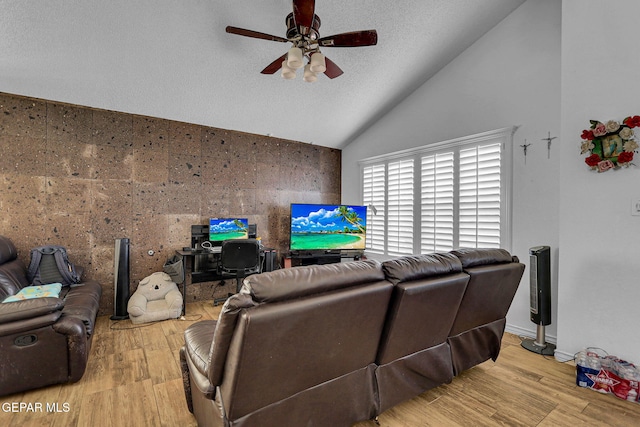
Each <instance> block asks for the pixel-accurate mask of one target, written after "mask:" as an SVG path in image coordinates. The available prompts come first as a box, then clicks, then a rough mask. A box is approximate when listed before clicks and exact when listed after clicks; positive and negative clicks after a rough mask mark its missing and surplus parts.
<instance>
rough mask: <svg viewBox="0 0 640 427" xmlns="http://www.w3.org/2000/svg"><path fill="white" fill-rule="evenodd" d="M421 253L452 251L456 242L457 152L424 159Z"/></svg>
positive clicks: (422, 173)
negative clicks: (455, 161) (455, 164)
mask: <svg viewBox="0 0 640 427" xmlns="http://www.w3.org/2000/svg"><path fill="white" fill-rule="evenodd" d="M421 179H422V181H421V203H422V204H421V221H420V225H421V236H420V252H421V253H429V252H437V251H450V250H452V249H453V247H454V246H453V241H454V240H453V239H454V215H455V205H454V203H455V202H454V190H455V189H454V185H455V182H454V153H453V152H448V153H439V154H434V155H431V156H425V157H423V158H422V171H421Z"/></svg>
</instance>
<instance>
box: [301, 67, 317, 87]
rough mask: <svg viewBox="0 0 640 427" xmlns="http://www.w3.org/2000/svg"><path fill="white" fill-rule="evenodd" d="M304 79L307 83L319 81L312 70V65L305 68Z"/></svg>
mask: <svg viewBox="0 0 640 427" xmlns="http://www.w3.org/2000/svg"><path fill="white" fill-rule="evenodd" d="M302 79H303V80H304V81H305V82H307V83H313V82H315V81H316V80H318V76H317V75H316V73H314V72H313V71H312V70H311V64H307V65H305V66H304V76H303V77H302Z"/></svg>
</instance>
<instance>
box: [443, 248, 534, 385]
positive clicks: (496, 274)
mask: <svg viewBox="0 0 640 427" xmlns="http://www.w3.org/2000/svg"><path fill="white" fill-rule="evenodd" d="M451 253H452V254H453V255H455V256H456V257H457V258H458V259H459V260H460V262H461V263H462V269H463V271H464V272H465V273H466V274H468V275H469V276H470V277H469V284H468V285H467V289H466V291H465V294H464V297H463V298H462V302H461V303H460V308H459V309H458V313H457V315H456V319H455V321H454V322H453V327H452V328H451V332H450V333H449V339H448V342H449V345H450V346H451V357H452V361H453V371H454V375H458V374H460V373H461V372H462V371H464V370H466V369H469V368H471V367H472V366H475V365H477V364H479V363H482V362H484V361H486V360H489V359H492V360H493V361H494V362H495V361H496V359H497V357H498V354H499V353H500V346H501V343H502V336H503V335H504V329H505V326H506V324H507V319H506V317H507V312H508V311H509V307H511V303H512V302H513V297H514V296H515V294H516V291H517V290H518V285H519V284H520V280H521V279H522V274H523V273H524V268H525V266H524V264H522V263H520V262H519V260H518V257H516V256H512V255H511V254H510V253H509V252H507V251H506V250H504V249H458V250H455V251H451Z"/></svg>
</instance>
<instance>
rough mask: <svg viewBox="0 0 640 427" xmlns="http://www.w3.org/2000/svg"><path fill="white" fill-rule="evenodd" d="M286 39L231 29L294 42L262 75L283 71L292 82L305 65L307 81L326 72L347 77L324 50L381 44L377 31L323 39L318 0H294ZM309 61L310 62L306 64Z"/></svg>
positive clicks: (241, 32) (238, 32)
mask: <svg viewBox="0 0 640 427" xmlns="http://www.w3.org/2000/svg"><path fill="white" fill-rule="evenodd" d="M285 22H286V24H287V33H286V37H279V36H272V35H270V34H265V33H260V32H258V31H252V30H245V29H244V28H238V27H231V26H229V27H227V29H226V31H227V33H230V34H237V35H240V36H245V37H253V38H256V39H262V40H270V41H276V42H282V43H291V44H292V45H293V46H292V47H291V49H289V51H288V52H287V53H285V54H284V55H282V56H281V57H279V58H278V59H276V60H275V61H273V62H272V63H271V64H269V65H267V66H266V67H265V69H264V70H262V71H261V73H262V74H274V73H275V72H276V71H278V70H279V69H281V68H282V77H283V78H285V79H287V80H290V79H293V78H295V77H296V70H297V69H299V68H302V67H303V66H304V77H303V78H304V80H305V81H306V82H314V81H316V80H317V78H318V77H317V75H318V73H324V74H325V75H326V76H327V77H329V78H330V79H334V78H336V77H338V76H340V75H342V74H343V71H342V70H341V69H340V67H338V66H337V65H336V64H335V63H334V62H333V61H331V60H330V59H329V58H327V57H325V56H324V55H323V54H322V52H320V48H321V47H360V46H373V45H375V44H376V43H378V33H376V30H363V31H352V32H348V33H341V34H335V35H332V36H327V37H320V33H319V32H318V29H319V28H320V18H319V17H318V15H316V14H315V0H293V12H292V13H290V14H289V15H287V18H286V20H285ZM305 58H306V59H307V60H308V63H307V65H306V66H305V65H304V60H305Z"/></svg>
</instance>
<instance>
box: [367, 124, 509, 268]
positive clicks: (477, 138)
mask: <svg viewBox="0 0 640 427" xmlns="http://www.w3.org/2000/svg"><path fill="white" fill-rule="evenodd" d="M517 129H518V126H512V127H507V128H502V129H496V130H493V131H488V132H483V133H479V134H474V135H469V136H465V137H461V138H456V139H452V140H447V141H441V142H436V143H432V144H427V145H423V146H420V147H415V148H411V149H407V150H402V151H396V152H392V153H388V154H383V155H379V156H374V157H369V158H365V159H362V160H360V161H358V165H359V168H360V186H359V192H360V194H359V196H360V203H362V204H365V201H364V194H363V188H364V181H363V179H364V170H365V168H366V167H369V166H374V165H381V164H384V167H385V175H384V185H385V195H384V199H385V206H384V207H383V209H382V211H383V212H384V214H385V218H384V230H385V233H384V234H385V238H384V248H383V249H382V250H375V249H373V250H372V249H370V243H369V242H367V249H366V252H368V253H372V254H379V255H389V256H397V255H399V254H398V253H396V252H389V250H388V244H387V232H386V231H387V229H388V224H387V218H388V211H387V206H388V197H389V196H388V180H387V178H388V176H387V174H388V165H389V163H392V162H397V161H406V160H410V159H412V160H413V183H414V184H413V192H414V194H413V253H414V254H419V253H421V250H422V249H421V246H422V245H421V237H422V236H421V233H422V231H421V219H422V199H421V197H422V180H423V177H422V158H423V157H424V156H430V155H436V154H440V153H445V152H450V151H452V150H453V151H455V154H454V157H455V158H454V179H455V180H456V183H455V186H458V185H459V183H458V182H457V181H458V177H459V166H460V163H459V152H460V151H461V150H464V149H466V148H470V147H478V146H484V145H490V144H495V143H500V144H501V152H500V153H501V154H500V156H501V158H500V247H501V248H504V249H507V250H509V251H511V247H512V211H513V209H512V199H513V197H512V191H513V135H514V133H515V132H516V131H517ZM458 205H459V200H456V199H454V210H455V213H454V217H455V220H454V228H456V227H457V226H458V224H459V223H458V222H457V221H458V212H457V210H458ZM377 208H378V210H379V207H377ZM369 211H371V207H370V206H369V208H368V209H367V212H369ZM368 215H370V214H369V213H368ZM456 234H457V232H456ZM456 241H457V240H454V242H456ZM454 245H455V243H454Z"/></svg>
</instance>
